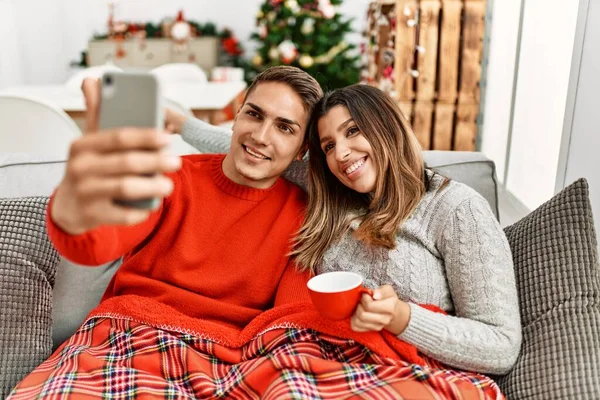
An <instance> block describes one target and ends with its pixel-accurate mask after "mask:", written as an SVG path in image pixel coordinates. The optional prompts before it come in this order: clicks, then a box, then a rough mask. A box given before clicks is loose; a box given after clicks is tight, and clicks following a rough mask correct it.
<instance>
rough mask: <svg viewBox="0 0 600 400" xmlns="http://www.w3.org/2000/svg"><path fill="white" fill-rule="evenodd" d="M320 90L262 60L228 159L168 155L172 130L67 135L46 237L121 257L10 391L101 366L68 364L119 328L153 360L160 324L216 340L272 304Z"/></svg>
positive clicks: (70, 249)
mask: <svg viewBox="0 0 600 400" xmlns="http://www.w3.org/2000/svg"><path fill="white" fill-rule="evenodd" d="M321 96H322V91H321V88H320V87H319V85H318V83H317V82H316V80H315V79H314V78H312V77H311V76H309V75H308V74H307V73H305V72H303V71H301V70H299V69H297V68H294V67H273V68H270V69H268V70H266V71H265V72H263V73H262V74H260V75H258V76H257V77H256V79H255V80H254V82H253V83H252V84H251V85H250V87H249V88H248V91H247V94H246V98H245V99H244V102H243V105H242V106H241V108H240V110H239V111H238V113H237V116H236V118H235V122H234V125H233V135H232V137H231V148H230V150H229V152H228V153H227V154H226V155H195V156H186V157H183V158H182V159H180V158H178V157H172V156H168V155H165V154H163V153H162V152H161V149H162V148H163V147H165V146H166V145H167V144H168V142H169V139H170V135H168V134H166V133H162V132H158V131H156V130H152V129H134V128H122V129H114V130H108V131H103V132H93V133H89V134H87V135H84V136H82V137H81V138H80V139H78V140H77V141H76V142H75V143H73V145H72V147H71V151H70V155H69V159H68V162H67V167H66V173H65V177H64V179H63V180H62V182H61V183H60V184H59V186H58V188H57V189H56V192H55V194H54V196H53V197H52V199H51V201H50V203H49V205H48V213H47V226H48V233H49V236H50V238H51V240H52V242H53V243H54V245H55V247H56V248H57V250H58V251H59V252H60V253H61V254H63V255H64V256H65V257H66V258H68V259H70V260H72V261H74V262H77V263H79V264H84V265H99V264H102V263H105V262H108V261H110V260H113V259H116V258H118V257H120V256H123V255H124V256H125V257H124V261H123V264H122V265H121V267H120V268H119V270H118V271H117V273H116V274H115V276H114V277H113V279H112V280H111V282H110V284H109V286H108V288H107V290H106V292H105V294H104V297H103V299H102V302H101V304H100V305H99V307H98V308H97V309H96V310H94V311H92V313H91V318H89V319H88V321H87V322H86V323H84V325H83V326H82V327H81V328H80V330H79V331H78V333H76V334H75V336H74V338H72V339H71V340H70V341H67V343H65V344H64V345H63V348H62V349H61V350H62V351H60V350H59V351H57V352H56V353H55V354H54V355H53V356H52V357H51V359H50V360H48V361H47V362H46V363H44V364H42V366H40V367H39V368H38V369H37V370H36V371H34V372H33V373H32V374H31V375H30V376H29V377H27V378H25V380H24V381H23V382H21V384H19V386H18V387H17V389H16V391H15V392H14V393H13V394H14V395H15V398H18V397H19V395H21V396H24V397H27V396H31V395H33V394H34V393H39V392H40V391H44V390H45V389H42V388H41V386H39V385H37V383H38V382H44V381H45V382H46V388H48V385H50V382H51V380H52V370H53V368H54V367H53V366H56V368H59V366H61V367H60V368H64V366H65V365H67V364H68V365H70V368H72V370H70V371H69V372H73V374H75V373H76V372H82V371H83V370H85V371H88V372H89V371H95V372H97V373H99V374H100V375H103V374H102V373H100V372H101V371H105V370H106V368H105V366H104V365H103V362H105V361H106V358H103V357H101V356H96V357H98V358H99V359H97V360H94V361H93V362H92V361H90V362H91V365H88V364H85V362H84V360H83V359H79V360H78V361H77V362H67V361H66V357H68V355H67V353H69V351H68V350H69V349H73V348H74V347H73V346H74V345H75V344H78V345H80V344H81V341H82V340H83V341H86V344H87V345H90V346H92V347H90V348H92V349H94V348H93V344H92V342H93V343H96V344H97V343H111V344H114V343H115V342H114V341H113V339H114V338H115V337H123V338H125V337H128V336H127V335H128V334H129V333H130V332H132V331H136V332H141V331H143V332H144V334H143V335H142V336H144V335H146V336H147V335H149V336H150V337H146V336H144V337H145V338H146V339H147V340H148V341H147V342H145V341H144V340H141V339H140V340H138V341H134V345H135V347H136V350H137V351H138V352H143V353H144V354H146V356H145V358H144V363H142V364H143V365H145V366H146V365H148V366H150V367H149V368H152V366H155V368H158V369H160V368H162V367H161V366H162V365H163V362H164V360H162V358H161V356H160V354H161V349H160V348H155V347H152V345H154V344H156V343H158V342H157V340H159V338H160V337H162V336H163V335H166V333H165V331H176V332H192V333H194V335H195V336H197V337H202V336H204V335H205V336H206V337H209V338H211V339H214V340H218V336H219V335H220V334H221V333H222V332H229V333H230V332H232V330H235V329H238V330H239V329H241V328H243V327H244V326H246V325H247V324H248V323H249V322H250V321H251V320H252V319H253V318H255V317H256V316H257V315H259V314H260V313H261V312H263V311H264V310H266V309H268V308H270V307H272V306H273V303H274V301H275V294H276V291H277V287H278V285H279V282H280V280H281V279H282V277H283V276H284V273H285V271H290V270H292V269H293V268H292V267H288V266H289V265H292V263H291V262H290V260H289V257H288V253H289V251H290V245H291V239H292V237H293V235H294V234H295V232H296V231H297V229H298V228H299V226H300V223H301V219H302V217H303V214H302V211H303V207H304V204H305V195H304V193H303V191H302V190H301V189H300V188H298V187H297V186H295V185H293V184H291V183H289V182H287V181H286V180H284V179H281V178H280V175H281V174H282V172H283V171H284V170H285V169H286V168H287V167H288V166H289V165H290V163H291V162H292V160H294V159H298V160H299V159H301V158H302V156H303V155H304V153H305V151H306V142H305V133H306V128H307V125H308V122H309V118H310V114H311V112H312V109H313V107H314V105H315V104H316V103H317V101H318V100H319V99H320V98H321ZM94 100H97V99H92V102H91V103H88V109H89V108H91V107H92V108H93V107H95V106H96V104H95V102H94ZM92 116H93V114H92ZM93 119H94V118H92V120H93ZM151 197H159V198H162V199H163V200H162V203H161V205H160V207H159V208H158V209H157V210H141V209H135V208H130V207H126V206H123V205H120V204H118V203H116V202H115V199H119V200H140V199H145V198H151ZM286 268H287V269H286ZM132 321H135V324H137V325H135V329H134V328H133V327H132V326H133V325H131V324H132V323H133V322H132ZM84 337H85V339H82V338H84ZM88 339H89V341H88ZM123 340H125V339H123ZM140 343H146V344H148V343H149V346H150V347H148V348H146V347H143V345H142V344H140ZM138 346H142V348H139V347H138ZM90 348H87V349H88V351H90V354H92V353H94V351H96V350H98V349H95V350H94V351H91V350H89V349H90ZM113 350H114V349H113ZM113 350H111V351H113ZM115 351H116V350H115ZM98 354H99V353H98ZM110 354H113V353H110ZM153 354H154V355H155V356H154V357H153V356H152V355H153ZM61 357H62V358H61ZM181 357H184V356H181ZM85 360H88V361H89V360H90V359H89V357H88V358H86V359H85ZM102 360H103V361H102ZM184 361H185V360H181V362H184ZM128 365H129V364H128ZM134 370H135V368H134ZM63 372H64V371H63ZM89 373H93V372H89ZM97 379H98V381H95V383H96V384H97V386H98V387H96V386H94V385H91V386H93V387H94V388H96V389H98V388H102V387H104V386H107V385H108V386H111V387H112V385H113V384H114V383H115V382H114V381H113V380H114V379H116V378H115V377H114V376H111V375H110V374H104V375H103V376H102V377H98V378H97ZM75 381H76V380H73V381H72V382H69V384H68V389H69V391H70V393H77V392H78V391H79V393H80V394H83V393H88V392H86V390H88V391H89V390H91V391H92V392H93V390H94V389H90V388H89V382H87V383H81V385H79V386H78V384H77V382H75ZM34 382H35V383H34ZM138 384H139V382H138ZM86 385H87V386H86ZM33 386H35V388H33ZM59 386H60V385H59ZM63 389H64V388H63ZM32 390H33V391H32ZM36 390H37V392H36ZM94 393H96V392H94ZM88 394H89V393H88Z"/></svg>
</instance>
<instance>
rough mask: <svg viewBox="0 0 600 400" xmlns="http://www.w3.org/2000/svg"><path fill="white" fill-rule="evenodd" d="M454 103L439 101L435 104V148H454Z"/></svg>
mask: <svg viewBox="0 0 600 400" xmlns="http://www.w3.org/2000/svg"><path fill="white" fill-rule="evenodd" d="M455 109H456V106H455V105H454V104H443V103H437V104H436V105H435V125H434V129H433V149H434V150H452V131H453V130H454V110H455Z"/></svg>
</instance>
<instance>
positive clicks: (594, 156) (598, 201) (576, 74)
mask: <svg viewBox="0 0 600 400" xmlns="http://www.w3.org/2000/svg"><path fill="white" fill-rule="evenodd" d="M581 3H588V2H587V0H582V1H581ZM588 7H589V8H588V10H587V23H586V24H585V26H581V27H580V28H581V29H582V30H584V31H583V32H581V33H582V34H581V37H580V38H581V40H583V47H582V48H581V49H579V50H580V51H579V54H577V53H578V52H577V51H576V52H575V57H580V59H575V60H574V66H575V67H576V68H575V69H574V70H573V72H572V76H571V83H572V87H571V90H572V92H571V93H572V94H573V95H574V96H573V97H572V101H573V103H572V104H571V105H572V106H573V114H572V117H573V119H572V124H571V125H570V124H569V123H568V122H567V124H565V140H564V141H563V147H562V154H561V155H562V157H561V159H562V161H563V162H562V163H561V167H562V166H564V171H561V170H559V174H558V179H557V188H556V189H557V190H560V189H562V188H563V187H565V186H567V185H569V184H570V183H572V182H573V181H575V180H577V179H579V178H581V177H584V178H586V179H587V181H588V183H589V185H590V199H591V201H592V211H593V213H594V218H595V224H596V233H600V174H599V172H600V156H599V152H600V128H599V127H600V112H599V111H598V93H600V77H599V76H598V72H599V71H600V52H599V51H598V49H600V4H599V3H598V1H593V0H591V1H589V3H588ZM580 21H581V22H582V25H583V22H584V21H585V15H583V16H582V18H580ZM579 44H581V43H579ZM577 67H579V68H577ZM568 117H569V114H567V118H568ZM563 177H564V179H563Z"/></svg>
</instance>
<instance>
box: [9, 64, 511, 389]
mask: <svg viewBox="0 0 600 400" xmlns="http://www.w3.org/2000/svg"><path fill="white" fill-rule="evenodd" d="M86 84H89V82H87V83H86ZM87 90H88V93H87V100H88V110H89V112H90V118H89V120H90V121H94V120H95V117H94V114H95V112H97V109H95V107H96V106H95V104H96V103H97V96H98V91H97V88H92V87H91V86H88V89H87ZM167 119H168V121H167V122H168V126H170V127H171V128H172V129H174V130H180V129H181V130H183V134H184V135H193V134H195V133H198V134H199V135H200V139H202V137H204V138H205V139H204V140H205V142H206V144H207V149H210V143H211V140H210V139H211V138H210V135H211V134H212V135H215V134H217V133H215V131H213V132H212V133H211V132H210V130H211V127H210V126H208V125H206V124H204V123H202V122H200V121H195V120H186V121H185V122H184V121H183V120H182V119H181V117H180V116H177V115H174V114H172V113H171V115H170V116H169V117H168V118H167ZM91 125H92V126H91V127H92V128H93V125H94V123H93V122H92V124H91ZM92 130H94V129H92ZM186 131H187V132H186ZM169 139H170V136H169V135H168V134H165V133H161V132H157V131H155V130H149V129H125V128H124V129H114V130H110V131H106V132H102V133H88V134H86V135H84V136H82V137H81V138H80V139H78V140H77V141H76V142H75V143H74V144H73V145H72V147H71V153H70V156H69V160H68V163H67V170H66V173H65V177H64V179H63V181H62V182H61V183H60V185H59V186H58V188H57V190H56V192H55V193H54V195H53V197H52V199H51V201H50V203H49V205H48V212H47V228H48V234H49V236H50V238H51V240H52V242H53V243H54V245H55V247H56V248H57V249H58V250H59V252H61V253H62V254H63V255H64V256H65V257H67V258H69V259H71V260H73V261H75V262H77V263H80V264H86V265H98V264H102V263H105V262H108V261H110V260H113V259H116V258H119V257H121V256H124V261H123V264H122V265H121V267H120V268H119V270H118V271H117V273H116V274H115V276H114V277H113V279H112V281H111V283H110V284H109V286H108V288H107V290H106V292H105V294H104V297H103V299H102V302H101V304H100V305H99V306H98V307H97V308H96V309H95V310H93V311H92V313H91V314H90V316H89V318H88V319H87V320H86V322H84V324H83V325H82V326H81V327H80V328H79V330H78V331H77V332H76V333H75V335H74V336H73V337H71V338H70V339H69V340H67V341H66V342H65V343H63V345H62V346H61V347H60V348H59V349H58V350H57V351H56V352H55V353H54V354H53V355H52V356H51V357H50V358H49V359H48V360H47V361H45V362H44V363H43V364H42V365H40V366H39V367H38V368H37V369H36V370H35V371H33V372H32V373H31V374H30V375H28V376H27V377H26V378H25V379H24V380H23V381H21V383H20V384H19V385H18V386H17V387H16V388H15V390H14V391H13V392H12V396H13V398H15V399H16V398H31V397H34V396H35V397H38V396H41V397H44V396H50V397H54V396H55V395H56V394H65V395H66V394H72V395H73V396H74V397H77V396H80V395H81V396H85V395H92V396H94V395H98V396H108V397H111V396H117V397H127V396H132V397H134V396H136V395H142V396H144V395H147V396H160V397H173V398H183V397H192V398H194V397H195V398H206V397H234V398H284V397H294V398H296V397H299V398H342V397H348V396H351V395H358V396H360V395H361V393H368V394H369V395H370V396H371V397H373V396H375V397H377V396H378V395H379V396H381V397H386V398H389V397H392V398H396V397H403V398H432V399H433V398H439V396H442V397H444V396H454V397H453V398H471V397H470V396H474V397H476V398H482V397H483V398H501V397H502V394H501V393H500V392H499V389H498V387H497V386H496V384H495V383H494V382H493V381H492V380H491V379H490V378H488V377H486V376H484V375H480V374H486V373H489V374H503V373H506V372H508V371H509V370H510V369H511V367H512V366H513V364H514V363H515V362H516V359H517V355H518V352H519V348H520V343H521V326H520V321H519V309H518V300H517V292H516V285H515V278H514V271H513V265H512V258H511V253H510V248H509V246H508V243H507V241H506V238H505V236H504V233H503V231H502V230H501V228H500V226H499V224H498V222H497V221H496V218H495V216H494V215H493V213H492V211H491V210H490V208H489V205H488V204H487V202H486V201H485V200H484V199H483V198H482V197H481V196H480V195H478V194H477V193H476V192H475V191H473V190H472V189H470V188H468V187H467V186H465V185H462V184H460V183H458V182H455V181H451V180H449V179H447V178H445V177H443V176H441V175H439V174H436V173H435V172H433V171H432V170H429V169H427V168H426V166H425V165H424V162H423V158H422V154H421V150H420V147H419V145H418V143H417V141H416V138H415V136H414V134H413V132H412V130H411V128H410V126H409V125H408V123H407V121H406V119H405V118H404V117H403V115H402V114H401V113H400V112H399V110H398V108H397V107H396V105H395V104H394V103H393V101H392V100H391V99H390V98H388V97H387V96H386V95H385V94H383V93H382V92H381V91H379V90H378V89H375V88H372V87H369V86H363V85H356V86H350V87H347V88H343V89H339V90H336V91H333V92H331V93H329V94H326V95H325V96H324V97H323V93H322V91H321V88H320V87H319V85H318V83H317V82H316V81H315V80H314V79H313V78H312V77H310V76H309V75H308V74H306V73H305V72H303V71H301V70H299V69H296V68H293V67H274V68H270V69H268V70H266V71H265V72H263V73H262V74H260V75H258V76H257V78H256V79H255V80H254V82H253V83H252V84H251V85H250V87H249V89H248V91H247V94H246V98H245V99H244V102H243V105H242V107H241V108H240V110H239V112H238V114H237V116H236V119H235V123H234V125H233V135H232V136H231V139H230V147H229V149H225V148H222V149H221V148H215V149H212V150H215V151H226V152H227V154H225V155H221V154H210V155H209V154H202V155H194V156H185V157H182V158H178V157H172V156H168V155H166V154H164V153H163V152H161V149H162V148H163V147H164V146H166V145H167V144H168V142H169ZM217 147H219V146H217ZM307 149H308V151H309V154H310V156H309V157H308V172H307V175H306V176H305V175H304V174H302V173H300V174H295V179H300V180H301V181H304V180H305V179H308V200H306V197H305V196H306V195H305V193H304V192H303V191H302V190H301V189H300V188H299V187H297V186H296V185H294V184H292V183H290V182H289V181H287V180H286V179H282V178H281V175H282V174H283V173H284V171H286V169H288V171H289V170H290V169H291V170H296V171H297V172H298V171H304V166H305V162H303V161H302V159H303V156H304V154H305V152H306V151H307ZM205 150H206V149H205ZM294 160H297V161H294ZM290 164H291V165H290ZM287 176H292V177H293V176H294V174H288V175H287ZM296 183H299V184H301V185H304V182H296ZM150 197H158V198H161V199H163V200H162V201H161V203H160V206H159V207H158V208H157V209H155V210H145V209H137V208H131V207H127V206H124V205H123V203H115V202H114V199H121V200H139V199H145V198H150ZM334 270H347V271H354V272H358V273H360V274H361V275H363V276H364V277H365V282H366V285H367V286H369V287H371V288H373V289H375V290H374V292H373V295H372V296H369V295H363V297H362V299H361V301H360V304H359V305H358V307H357V309H356V311H355V313H354V315H353V316H352V318H351V320H350V321H341V322H333V321H327V320H325V319H323V318H321V317H319V315H318V314H317V313H316V312H315V311H314V310H312V309H311V307H310V305H309V304H306V303H307V302H308V301H309V300H308V292H307V289H306V282H307V280H308V278H309V277H310V276H312V275H313V274H319V273H323V272H327V271H334Z"/></svg>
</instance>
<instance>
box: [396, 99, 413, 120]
mask: <svg viewBox="0 0 600 400" xmlns="http://www.w3.org/2000/svg"><path fill="white" fill-rule="evenodd" d="M398 106H399V107H400V110H401V111H402V114H404V116H405V117H406V119H407V120H408V122H410V121H412V112H413V103H412V102H410V101H403V102H400V103H398Z"/></svg>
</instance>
